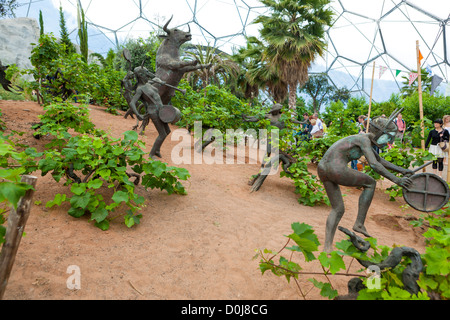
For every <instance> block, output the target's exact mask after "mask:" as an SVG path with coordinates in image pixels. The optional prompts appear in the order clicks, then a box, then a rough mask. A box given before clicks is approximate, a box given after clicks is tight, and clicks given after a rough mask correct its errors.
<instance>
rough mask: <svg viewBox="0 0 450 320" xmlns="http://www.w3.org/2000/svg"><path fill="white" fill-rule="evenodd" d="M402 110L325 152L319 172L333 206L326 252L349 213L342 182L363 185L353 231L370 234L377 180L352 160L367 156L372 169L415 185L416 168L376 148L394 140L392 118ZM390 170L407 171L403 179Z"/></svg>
mask: <svg viewBox="0 0 450 320" xmlns="http://www.w3.org/2000/svg"><path fill="white" fill-rule="evenodd" d="M399 112H401V110H400V111H394V113H393V114H392V115H391V116H390V118H389V119H386V118H382V117H379V118H374V119H373V120H372V121H370V122H369V123H368V125H369V133H364V134H357V135H353V136H348V137H345V138H342V139H340V140H338V141H337V142H335V143H334V144H333V145H332V146H331V147H330V148H329V149H328V150H327V152H325V154H324V156H323V158H322V160H321V161H320V162H319V165H318V168H317V173H318V175H319V178H320V180H321V181H322V183H323V185H324V187H325V190H326V192H327V195H328V198H329V199H330V203H331V207H332V209H331V212H330V214H329V216H328V219H327V222H326V232H325V247H324V251H325V252H331V251H332V244H333V238H334V235H335V232H336V228H337V226H338V224H339V221H340V220H341V218H342V216H343V215H344V212H345V207H344V202H343V199H342V194H341V191H340V187H339V186H341V185H342V186H349V187H362V188H363V191H362V193H361V196H360V198H359V204H358V215H357V218H356V222H355V224H354V226H353V230H354V231H356V232H359V233H362V234H363V235H365V236H367V237H370V235H369V233H368V232H367V230H366V228H365V226H364V222H365V219H366V215H367V211H368V209H369V206H370V204H371V202H372V199H373V196H374V192H375V186H376V181H375V179H373V178H372V177H370V176H369V175H367V174H365V173H363V172H360V171H357V170H353V169H351V168H349V167H348V163H349V162H350V161H352V160H356V159H359V158H360V157H361V156H365V158H366V159H367V161H368V163H369V165H370V166H371V168H372V169H374V170H375V171H376V172H377V173H379V174H380V175H382V176H383V177H385V178H387V179H389V180H391V181H392V182H394V183H395V184H397V185H399V186H401V187H404V188H408V187H409V186H410V185H411V183H412V181H411V179H409V176H411V175H412V174H413V173H414V172H413V171H411V170H409V169H404V168H401V167H398V166H396V165H394V164H392V163H390V162H388V161H386V160H385V159H383V158H381V157H380V156H379V155H378V154H377V152H375V151H374V149H373V147H374V146H377V147H379V148H383V147H385V146H386V145H387V144H388V143H392V142H393V141H394V139H395V134H396V132H397V126H396V125H395V124H394V122H393V121H392V120H393V119H394V118H395V116H396V115H397V114H398V113H399ZM389 170H393V171H396V172H399V173H401V174H403V177H402V178H399V177H397V176H395V175H394V174H393V173H391V172H390V171H389Z"/></svg>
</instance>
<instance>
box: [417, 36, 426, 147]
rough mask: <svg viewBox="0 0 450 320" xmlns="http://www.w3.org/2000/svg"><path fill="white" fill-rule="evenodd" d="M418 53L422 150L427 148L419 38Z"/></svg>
mask: <svg viewBox="0 0 450 320" xmlns="http://www.w3.org/2000/svg"><path fill="white" fill-rule="evenodd" d="M416 54H417V75H418V77H417V81H419V87H418V90H419V111H420V128H421V129H422V141H421V146H422V150H425V128H424V123H423V103H422V76H421V73H422V72H421V68H420V58H419V56H420V54H419V40H417V41H416Z"/></svg>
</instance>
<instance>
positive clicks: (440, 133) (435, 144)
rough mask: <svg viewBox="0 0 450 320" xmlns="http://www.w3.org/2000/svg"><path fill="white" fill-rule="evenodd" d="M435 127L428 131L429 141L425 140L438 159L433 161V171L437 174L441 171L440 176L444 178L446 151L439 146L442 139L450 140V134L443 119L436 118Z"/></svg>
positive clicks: (426, 145)
mask: <svg viewBox="0 0 450 320" xmlns="http://www.w3.org/2000/svg"><path fill="white" fill-rule="evenodd" d="M433 125H434V129H433V130H431V131H430V132H429V133H428V137H427V141H426V142H425V147H426V148H428V145H429V144H430V142H431V145H430V149H429V151H430V153H431V154H433V155H434V156H435V157H436V158H437V160H434V161H433V165H432V166H433V173H434V174H437V171H439V176H440V177H441V178H442V174H443V171H444V152H443V151H442V149H441V147H440V146H439V142H441V141H447V142H448V141H449V137H450V134H449V132H448V131H447V130H444V129H443V121H442V119H436V120H434V123H433Z"/></svg>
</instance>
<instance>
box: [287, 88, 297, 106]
mask: <svg viewBox="0 0 450 320" xmlns="http://www.w3.org/2000/svg"><path fill="white" fill-rule="evenodd" d="M288 104H289V109H293V110H295V108H296V104H297V83H290V84H289V102H288Z"/></svg>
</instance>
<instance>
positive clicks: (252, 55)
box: [233, 37, 287, 102]
mask: <svg viewBox="0 0 450 320" xmlns="http://www.w3.org/2000/svg"><path fill="white" fill-rule="evenodd" d="M265 50H266V47H265V45H264V43H263V42H262V41H261V40H259V39H257V38H256V37H249V38H247V46H246V47H242V48H240V49H239V50H238V52H237V53H235V54H234V55H233V59H234V60H235V61H236V62H237V63H239V65H241V67H242V68H243V69H244V70H243V72H244V76H243V77H241V79H240V83H239V85H240V87H241V88H243V90H244V91H245V92H246V95H245V96H246V98H253V97H257V96H258V93H259V92H258V91H259V89H265V90H267V91H268V93H269V94H270V95H271V96H272V98H273V100H274V101H275V102H281V101H284V100H285V99H286V97H287V84H286V82H284V81H283V80H282V79H281V78H280V77H279V75H278V73H277V72H274V70H273V68H271V67H270V66H269V64H268V63H267V61H265V60H264V52H265Z"/></svg>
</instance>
